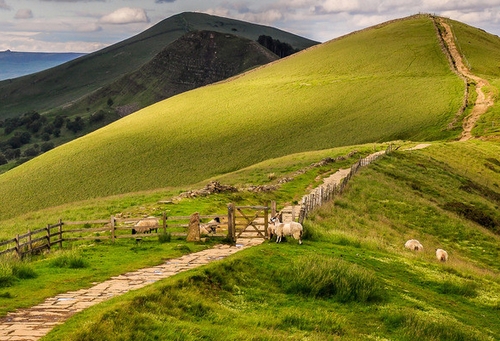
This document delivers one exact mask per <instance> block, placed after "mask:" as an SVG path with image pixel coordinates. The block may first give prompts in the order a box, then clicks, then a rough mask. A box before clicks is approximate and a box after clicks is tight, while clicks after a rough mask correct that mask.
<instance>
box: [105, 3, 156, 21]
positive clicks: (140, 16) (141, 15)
mask: <svg viewBox="0 0 500 341" xmlns="http://www.w3.org/2000/svg"><path fill="white" fill-rule="evenodd" d="M99 22H100V23H101V24H112V25H123V24H132V23H148V22H149V18H148V16H147V14H146V11H145V10H144V9H142V8H131V7H123V8H120V9H117V10H116V11H114V12H112V13H110V14H108V15H105V16H103V17H102V18H101V19H99Z"/></svg>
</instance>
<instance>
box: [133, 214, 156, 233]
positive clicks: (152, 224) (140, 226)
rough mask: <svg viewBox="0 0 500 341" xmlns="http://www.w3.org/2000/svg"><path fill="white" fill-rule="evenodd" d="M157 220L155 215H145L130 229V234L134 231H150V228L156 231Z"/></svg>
mask: <svg viewBox="0 0 500 341" xmlns="http://www.w3.org/2000/svg"><path fill="white" fill-rule="evenodd" d="M158 225H160V222H159V220H158V219H157V218H156V217H147V218H144V219H141V220H139V221H138V222H137V223H136V224H135V225H134V228H133V229H132V234H136V233H151V231H152V230H155V232H158Z"/></svg>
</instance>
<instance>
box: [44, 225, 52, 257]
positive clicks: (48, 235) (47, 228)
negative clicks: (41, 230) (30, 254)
mask: <svg viewBox="0 0 500 341" xmlns="http://www.w3.org/2000/svg"><path fill="white" fill-rule="evenodd" d="M45 229H46V230H47V248H48V249H49V252H50V246H51V245H50V224H47V227H46V228H45Z"/></svg>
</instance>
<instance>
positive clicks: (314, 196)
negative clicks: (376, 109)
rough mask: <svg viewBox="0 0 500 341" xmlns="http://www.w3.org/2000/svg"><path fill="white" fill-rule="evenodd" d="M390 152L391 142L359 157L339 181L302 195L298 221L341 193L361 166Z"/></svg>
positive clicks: (301, 221)
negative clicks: (385, 146)
mask: <svg viewBox="0 0 500 341" xmlns="http://www.w3.org/2000/svg"><path fill="white" fill-rule="evenodd" d="M391 152H392V144H390V145H389V147H387V149H386V150H385V151H383V152H379V153H374V154H372V155H369V156H367V157H365V158H361V159H359V160H358V162H356V163H355V164H353V165H352V166H351V169H350V171H349V173H348V174H347V175H346V176H345V177H344V178H343V179H342V180H341V181H340V183H338V184H327V185H322V186H319V187H316V188H315V189H314V190H312V191H311V193H309V194H307V195H304V196H303V197H302V202H301V204H300V213H299V218H298V221H299V223H301V224H302V223H303V221H304V219H306V218H307V215H308V214H309V212H311V211H312V210H314V209H315V208H318V207H320V206H321V205H323V204H324V203H326V202H328V201H330V200H332V199H333V198H334V197H336V196H338V195H340V194H342V192H343V191H344V189H345V187H346V186H347V183H348V182H349V180H351V178H352V177H353V176H354V175H355V174H356V173H357V172H358V171H359V170H360V169H361V167H364V166H367V165H369V164H370V163H372V162H373V161H375V160H377V159H378V158H380V157H382V156H384V155H389V154H390V153H391Z"/></svg>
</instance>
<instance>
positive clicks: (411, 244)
mask: <svg viewBox="0 0 500 341" xmlns="http://www.w3.org/2000/svg"><path fill="white" fill-rule="evenodd" d="M405 248H407V249H409V250H412V251H422V250H423V249H424V247H423V246H422V244H420V242H419V241H418V240H416V239H410V240H407V241H406V243H405Z"/></svg>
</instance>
